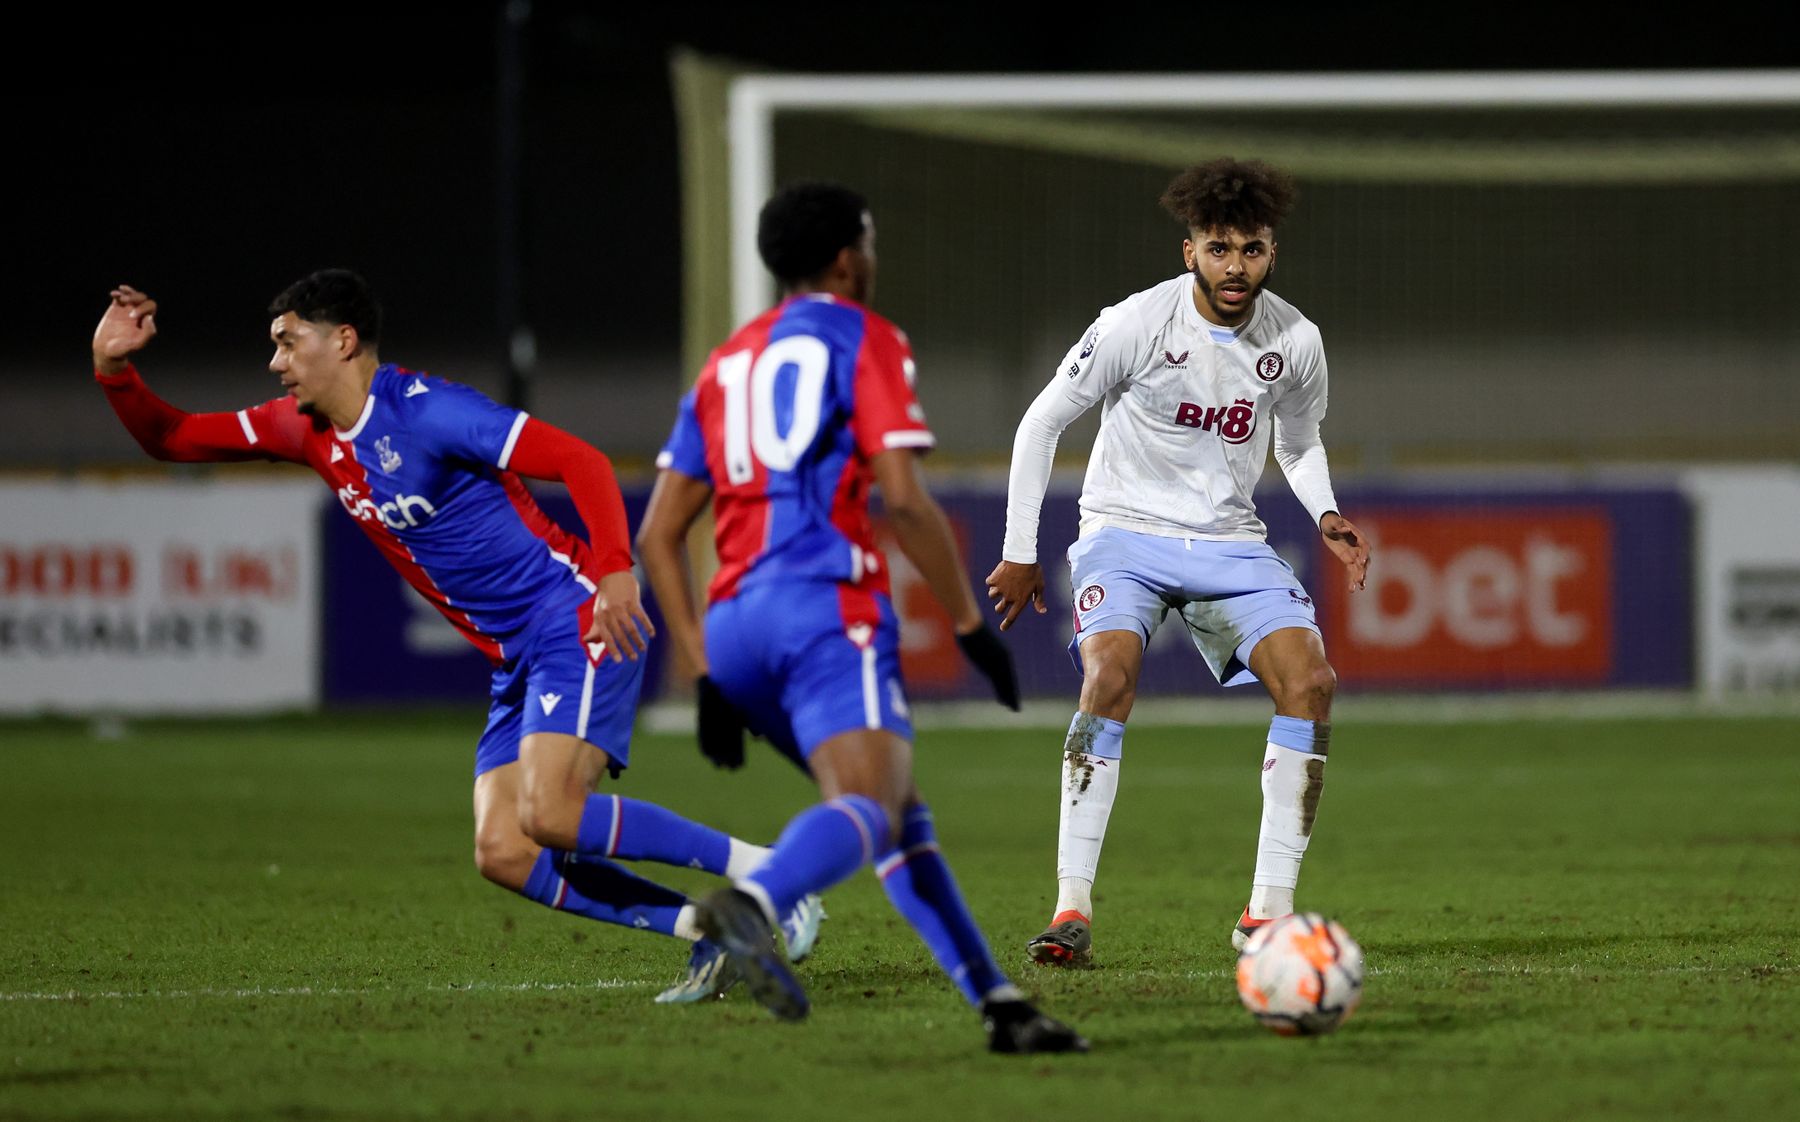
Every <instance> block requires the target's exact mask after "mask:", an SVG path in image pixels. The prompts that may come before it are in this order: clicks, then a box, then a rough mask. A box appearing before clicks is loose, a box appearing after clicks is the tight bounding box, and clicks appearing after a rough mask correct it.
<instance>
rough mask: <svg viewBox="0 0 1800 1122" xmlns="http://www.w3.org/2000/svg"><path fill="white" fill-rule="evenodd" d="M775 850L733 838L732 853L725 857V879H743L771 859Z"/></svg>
mask: <svg viewBox="0 0 1800 1122" xmlns="http://www.w3.org/2000/svg"><path fill="white" fill-rule="evenodd" d="M774 852H775V851H774V850H772V849H768V848H766V847H764V846H760V845H751V844H750V843H749V842H747V841H739V840H738V839H736V838H732V839H731V851H730V854H729V855H728V856H727V857H726V858H725V879H727V880H732V881H736V880H742V879H743V878H745V877H747V876H749V875H750V874H751V873H753V872H755V871H756V870H757V869H759V868H761V867H762V863H763V862H764V861H767V860H768V859H769V854H771V853H774Z"/></svg>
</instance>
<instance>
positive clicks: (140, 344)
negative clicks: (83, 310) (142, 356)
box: [94, 284, 156, 376]
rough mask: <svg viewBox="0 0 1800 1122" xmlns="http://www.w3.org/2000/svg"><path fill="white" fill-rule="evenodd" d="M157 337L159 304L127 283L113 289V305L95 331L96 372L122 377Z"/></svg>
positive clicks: (101, 318)
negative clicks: (134, 358) (138, 354)
mask: <svg viewBox="0 0 1800 1122" xmlns="http://www.w3.org/2000/svg"><path fill="white" fill-rule="evenodd" d="M155 337H156V301H154V300H152V299H150V297H149V296H147V295H145V294H144V293H142V292H139V291H138V290H137V289H135V288H133V287H131V286H130V285H128V284H122V285H120V286H119V287H117V288H115V289H113V290H112V293H111V302H110V303H109V304H107V306H106V314H105V315H103V316H101V317H100V324H99V326H98V327H96V328H94V372H95V373H96V374H105V375H108V376H112V375H117V374H123V373H124V372H125V368H126V367H128V366H130V365H131V356H132V355H134V354H136V353H137V352H139V351H141V350H143V349H144V348H145V347H147V346H149V345H150V340H151V339H154V338H155Z"/></svg>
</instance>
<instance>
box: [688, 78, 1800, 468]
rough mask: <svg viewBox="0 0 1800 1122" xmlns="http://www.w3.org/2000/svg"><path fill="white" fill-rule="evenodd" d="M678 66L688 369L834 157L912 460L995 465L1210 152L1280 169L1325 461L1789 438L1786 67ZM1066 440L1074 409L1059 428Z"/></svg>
mask: <svg viewBox="0 0 1800 1122" xmlns="http://www.w3.org/2000/svg"><path fill="white" fill-rule="evenodd" d="M675 66H676V83H677V89H678V91H679V94H680V100H681V105H682V115H683V125H684V129H683V133H684V139H683V144H684V156H685V159H684V176H685V191H686V195H687V198H686V200H685V202H684V206H685V208H686V233H687V238H686V241H687V262H688V270H687V271H688V278H689V279H688V291H687V300H686V304H687V312H688V316H687V324H688V332H689V334H688V349H687V359H688V366H689V373H690V376H691V374H692V371H693V368H694V367H695V366H696V365H697V363H698V360H699V358H700V357H701V356H702V355H704V353H705V349H706V348H707V347H708V346H710V345H711V344H712V343H716V342H717V341H718V340H719V339H721V338H723V337H724V336H725V335H726V334H727V333H728V332H729V331H730V329H731V328H732V326H733V325H734V324H735V323H737V322H741V321H742V320H744V319H747V318H749V317H750V316H751V315H754V314H755V313H756V312H757V311H759V310H760V309H761V308H763V307H765V306H766V305H767V304H768V302H769V301H770V300H771V299H772V297H773V290H772V288H771V286H770V282H769V281H768V278H767V277H766V275H765V274H764V272H763V270H762V267H761V265H760V263H759V262H758V261H757V259H756V253H755V236H754V232H755V220H756V211H757V208H758V207H760V205H761V203H762V201H763V199H764V198H766V197H767V194H768V193H769V191H770V190H772V189H773V188H774V187H775V186H776V185H778V184H781V183H785V182H789V181H792V180H796V179H802V178H827V179H834V180H838V181H841V182H844V183H847V184H850V185H852V186H854V187H855V188H857V189H858V190H859V191H861V192H862V193H863V194H865V195H866V196H867V197H868V198H869V200H870V203H871V207H872V209H873V211H874V213H875V216H876V224H877V231H878V252H879V257H880V262H881V271H880V277H879V283H878V290H877V296H876V304H877V307H878V309H879V310H880V311H881V312H883V313H884V314H885V315H887V316H889V317H890V318H892V319H893V320H895V321H896V322H897V323H899V324H900V325H901V326H902V327H904V328H906V329H907V330H908V332H909V333H910V334H911V336H912V339H913V343H914V347H915V350H916V351H917V354H918V358H919V369H920V372H921V373H920V378H921V380H920V393H921V396H922V398H923V399H924V401H925V404H926V406H927V409H928V410H929V411H930V414H931V417H932V422H933V427H934V428H935V429H936V431H937V433H938V436H939V440H940V448H941V450H942V451H943V452H944V453H947V455H946V456H944V457H941V458H940V459H941V460H948V461H950V462H954V463H958V464H980V463H990V464H995V465H998V464H1001V463H1003V462H1004V460H1005V458H1006V455H1007V453H1008V451H1009V449H1010V445H1011V436H1012V431H1013V427H1014V425H1015V424H1016V421H1017V418H1018V416H1019V415H1020V413H1021V412H1022V410H1023V409H1024V407H1025V405H1026V404H1027V403H1028V402H1029V401H1030V399H1031V398H1032V397H1033V396H1034V395H1035V394H1036V392H1037V391H1038V389H1039V388H1041V386H1042V385H1043V384H1044V382H1045V381H1046V380H1047V379H1048V378H1049V377H1050V376H1051V374H1052V373H1053V372H1054V369H1055V366H1056V361H1057V359H1058V358H1060V357H1061V355H1062V354H1063V352H1064V351H1065V350H1066V349H1067V347H1068V346H1069V345H1070V343H1072V342H1073V341H1075V340H1077V339H1078V338H1079V337H1080V336H1081V333H1082V331H1083V330H1084V329H1085V327H1086V325H1087V324H1088V323H1089V322H1090V321H1091V320H1092V319H1093V317H1094V315H1095V313H1096V312H1097V311H1098V310H1099V309H1100V308H1101V307H1103V306H1105V305H1107V304H1110V303H1113V302H1115V301H1117V300H1119V299H1121V298H1123V297H1124V296H1126V295H1128V294H1130V293H1132V292H1135V291H1138V290H1139V289H1142V288H1146V287H1149V286H1150V285H1151V284H1153V283H1155V282H1157V281H1159V280H1162V279H1165V278H1166V277H1168V276H1171V275H1173V274H1174V273H1175V272H1176V271H1177V270H1179V269H1180V267H1181V262H1180V256H1179V254H1180V239H1181V236H1182V231H1181V230H1180V229H1179V228H1178V227H1177V226H1176V225H1175V224H1174V222H1173V221H1172V220H1171V219H1169V218H1168V217H1167V216H1166V215H1165V214H1163V213H1162V212H1161V210H1160V209H1159V208H1158V206H1157V198H1158V196H1159V195H1160V194H1161V191H1162V189H1163V187H1164V186H1165V185H1166V184H1167V182H1168V181H1169V179H1170V178H1171V177H1172V176H1173V174H1174V173H1175V172H1176V171H1178V170H1179V169H1181V168H1183V167H1185V166H1188V165H1190V164H1193V163H1196V162H1199V161H1201V160H1204V159H1207V158H1209V157H1212V156H1216V155H1226V154H1229V155H1237V156H1241V157H1256V158H1260V159H1264V160H1267V161H1269V162H1271V163H1274V164H1277V165H1279V166H1282V167H1284V168H1286V169H1288V170H1290V171H1291V172H1293V173H1294V174H1295V176H1296V177H1297V179H1298V180H1299V182H1300V187H1301V196H1300V201H1299V205H1298V208H1297V210H1296V212H1295V213H1294V215H1293V216H1292V217H1291V218H1290V220H1289V221H1288V222H1287V223H1286V224H1285V225H1284V226H1283V228H1282V229H1281V230H1280V231H1278V239H1277V240H1278V243H1279V247H1280V256H1279V264H1278V268H1277V272H1276V276H1275V278H1274V279H1273V281H1272V282H1271V285H1270V287H1271V289H1272V290H1273V291H1276V292H1279V293H1280V294H1281V295H1282V296H1284V297H1285V298H1287V299H1289V300H1290V301H1292V302H1293V303H1295V304H1296V305H1298V306H1299V307H1300V309H1301V310H1302V311H1304V312H1305V313H1306V314H1307V315H1308V316H1309V318H1311V319H1312V320H1313V321H1314V322H1316V323H1318V324H1319V325H1320V327H1321V330H1322V331H1323V334H1324V338H1325V341H1326V350H1327V353H1328V355H1329V356H1330V360H1331V368H1332V376H1333V384H1334V388H1337V387H1342V388H1341V389H1340V391H1339V392H1338V393H1335V394H1334V395H1333V402H1332V413H1331V417H1330V419H1329V420H1328V422H1327V438H1328V440H1329V442H1330V444H1331V448H1332V454H1333V463H1334V466H1335V467H1337V468H1339V469H1340V470H1342V471H1345V472H1354V471H1357V470H1358V469H1362V470H1374V469H1386V468H1404V467H1407V466H1410V465H1442V464H1446V463H1468V462H1476V463H1491V462H1513V463H1546V462H1548V463H1579V464H1592V463H1595V462H1619V461H1634V462H1637V461H1644V460H1662V459H1670V458H1680V459H1698V458H1705V459H1717V458H1731V459H1743V458H1760V457H1781V456H1787V455H1791V451H1792V449H1793V448H1794V447H1795V446H1796V445H1797V443H1800V379H1796V378H1795V377H1793V372H1794V371H1795V370H1797V369H1800V316H1796V315H1794V314H1793V311H1792V309H1794V308H1795V307H1797V306H1800V207H1797V206H1796V205H1795V200H1796V198H1797V195H1796V187H1797V186H1800V71H1791V72H1768V71H1741V72H1682V73H1610V74H1607V73H1600V74H1573V73H1559V74H1479V75H1454V74H1439V75H1430V74H1424V75H1343V76H1332V75H1307V76H1282V75H1232V74H1224V75H1209V76H1200V75H1164V76H1145V75H1114V76H1106V75H1089V76H1082V77H1069V76H1060V77H1059V76H1037V77H1033V76H1011V77H967V76H963V77H958V76H944V75H934V76H917V75H912V76H885V77H877V76H812V77H808V76H794V75H778V76H772V75H753V74H741V73H735V72H733V71H732V70H731V69H730V68H729V67H726V66H724V65H722V64H719V63H716V62H710V61H708V60H705V59H701V58H697V57H694V56H686V57H683V58H680V59H678V60H677V62H676V64H675ZM1349 387H1354V389H1351V388H1349ZM1090 424H1091V419H1090ZM1087 443H1088V442H1087V440H1086V439H1084V438H1083V434H1082V433H1079V432H1071V434H1070V435H1069V437H1067V438H1065V441H1064V444H1063V454H1064V456H1065V457H1068V458H1070V459H1078V458H1079V457H1080V456H1082V455H1085V450H1086V447H1087Z"/></svg>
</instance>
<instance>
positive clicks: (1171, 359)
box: [1163, 351, 1194, 370]
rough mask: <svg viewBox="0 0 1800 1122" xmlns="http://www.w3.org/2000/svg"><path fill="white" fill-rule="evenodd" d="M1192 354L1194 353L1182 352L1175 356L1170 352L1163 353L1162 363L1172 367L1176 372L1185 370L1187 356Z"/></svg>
mask: <svg viewBox="0 0 1800 1122" xmlns="http://www.w3.org/2000/svg"><path fill="white" fill-rule="evenodd" d="M1193 353H1194V352H1192V351H1182V352H1181V353H1180V354H1175V353H1174V352H1172V351H1164V352H1163V361H1164V362H1166V363H1168V364H1169V365H1170V366H1172V367H1174V368H1175V369H1176V370H1186V369H1187V360H1188V355H1190V354H1193Z"/></svg>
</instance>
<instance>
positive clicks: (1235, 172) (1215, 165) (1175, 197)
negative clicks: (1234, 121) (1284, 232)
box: [1162, 156, 1300, 234]
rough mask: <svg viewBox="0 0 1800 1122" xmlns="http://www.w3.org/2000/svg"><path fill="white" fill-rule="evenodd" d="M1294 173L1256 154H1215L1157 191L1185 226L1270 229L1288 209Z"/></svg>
mask: <svg viewBox="0 0 1800 1122" xmlns="http://www.w3.org/2000/svg"><path fill="white" fill-rule="evenodd" d="M1299 193H1300V192H1299V189H1298V188H1297V187H1295V186H1294V177H1293V176H1291V175H1289V174H1288V173H1287V172H1285V171H1282V170H1281V169H1279V168H1275V167H1270V166H1269V165H1268V164H1265V163H1263V162H1262V161H1261V160H1238V159H1233V158H1232V157H1230V156H1221V157H1219V158H1218V159H1216V160H1208V161H1207V162H1206V163H1204V164H1196V165H1195V166H1193V167H1191V168H1189V169H1187V170H1186V171H1184V172H1182V173H1181V174H1180V175H1178V176H1176V177H1175V180H1174V182H1172V183H1170V184H1169V189H1168V190H1166V191H1164V192H1163V195H1162V206H1163V209H1164V210H1166V211H1168V212H1169V213H1170V214H1172V215H1174V216H1175V219H1176V220H1177V221H1178V222H1180V223H1182V224H1183V225H1184V226H1186V227H1187V228H1188V229H1189V230H1236V231H1238V232H1239V233H1242V234H1254V233H1255V232H1256V231H1258V230H1260V229H1262V228H1263V227H1264V226H1267V227H1269V228H1270V229H1271V230H1273V229H1274V228H1275V227H1277V226H1280V225H1281V222H1282V220H1283V219H1285V218H1286V217H1287V216H1288V212H1289V211H1291V210H1293V209H1294V200H1295V198H1297V197H1298V196H1299Z"/></svg>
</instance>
